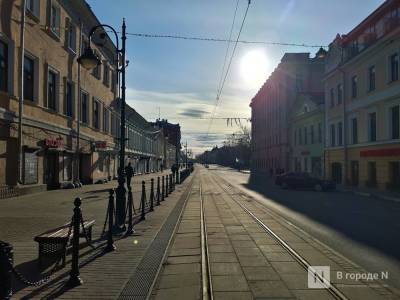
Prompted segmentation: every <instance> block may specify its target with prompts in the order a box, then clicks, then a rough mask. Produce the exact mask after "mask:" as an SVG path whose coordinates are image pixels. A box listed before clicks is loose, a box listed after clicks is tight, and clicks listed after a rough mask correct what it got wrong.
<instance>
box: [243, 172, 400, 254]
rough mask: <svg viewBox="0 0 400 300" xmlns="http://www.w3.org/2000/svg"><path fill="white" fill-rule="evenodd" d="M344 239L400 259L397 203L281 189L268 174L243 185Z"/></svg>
mask: <svg viewBox="0 0 400 300" xmlns="http://www.w3.org/2000/svg"><path fill="white" fill-rule="evenodd" d="M243 185H244V186H245V187H246V188H247V189H250V190H253V191H256V192H258V193H260V194H262V195H264V196H265V197H267V198H268V199H270V200H272V201H274V202H276V203H279V204H281V205H283V206H285V207H287V208H289V209H291V210H293V211H295V212H298V213H301V214H303V215H305V216H306V217H308V218H310V219H312V220H314V221H316V222H318V223H321V224H323V225H325V226H327V227H330V228H331V229H333V230H335V231H337V232H338V233H340V234H343V235H345V236H347V237H348V238H350V239H352V240H354V241H356V242H359V243H362V244H364V245H367V246H369V247H373V248H375V249H377V250H378V251H380V252H382V253H385V254H387V255H389V256H392V257H394V258H396V259H400V251H399V248H400V239H399V238H398V237H399V228H400V218H399V216H400V204H399V203H395V202H390V201H384V200H379V199H375V198H368V197H362V196H355V195H352V194H348V193H342V192H314V191H302V190H282V189H280V187H278V186H276V185H275V184H274V182H273V179H272V178H270V177H262V176H257V177H255V176H254V175H253V176H250V179H249V182H248V183H247V184H243Z"/></svg>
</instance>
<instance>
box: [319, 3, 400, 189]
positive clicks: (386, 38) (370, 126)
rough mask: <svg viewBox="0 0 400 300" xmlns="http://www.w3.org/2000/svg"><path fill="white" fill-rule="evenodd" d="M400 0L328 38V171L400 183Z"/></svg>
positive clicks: (349, 178)
mask: <svg viewBox="0 0 400 300" xmlns="http://www.w3.org/2000/svg"><path fill="white" fill-rule="evenodd" d="M399 34H400V1H399V0H392V1H389V0H388V1H386V2H385V3H383V4H382V5H381V6H380V7H379V8H377V9H376V10H375V11H374V12H373V13H372V14H370V15H369V16H368V17H367V18H366V19H365V20H363V21H362V22H361V23H360V24H359V25H358V26H357V27H355V28H354V29H353V30H351V31H350V32H349V33H348V34H345V35H337V36H336V38H335V40H334V41H333V42H332V43H331V44H330V46H329V51H328V55H327V60H326V73H325V78H324V85H325V87H324V89H325V99H326V101H325V103H326V105H325V106H326V135H325V136H326V141H325V143H326V151H325V161H326V176H327V177H328V178H331V179H333V180H335V181H336V182H338V183H343V184H349V185H353V186H360V187H376V188H378V189H381V190H385V189H399V188H400V121H399V119H400V77H399V72H400V69H399V57H400V39H399Z"/></svg>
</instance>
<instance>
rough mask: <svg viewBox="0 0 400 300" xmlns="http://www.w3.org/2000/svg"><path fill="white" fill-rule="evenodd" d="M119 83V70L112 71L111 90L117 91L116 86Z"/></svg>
mask: <svg viewBox="0 0 400 300" xmlns="http://www.w3.org/2000/svg"><path fill="white" fill-rule="evenodd" d="M116 85H117V72H115V71H112V72H111V91H113V92H115V88H116Z"/></svg>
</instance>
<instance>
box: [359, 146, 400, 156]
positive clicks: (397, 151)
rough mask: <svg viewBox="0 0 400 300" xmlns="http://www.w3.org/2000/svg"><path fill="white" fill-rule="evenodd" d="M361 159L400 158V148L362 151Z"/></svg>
mask: <svg viewBox="0 0 400 300" xmlns="http://www.w3.org/2000/svg"><path fill="white" fill-rule="evenodd" d="M360 156H361V157H385V156H400V148H389V149H375V150H362V151H360Z"/></svg>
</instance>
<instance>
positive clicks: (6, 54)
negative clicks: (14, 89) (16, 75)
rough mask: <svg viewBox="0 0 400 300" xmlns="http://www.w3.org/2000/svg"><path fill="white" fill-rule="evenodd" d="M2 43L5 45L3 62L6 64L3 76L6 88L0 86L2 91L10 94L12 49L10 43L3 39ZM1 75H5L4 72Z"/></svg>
mask: <svg viewBox="0 0 400 300" xmlns="http://www.w3.org/2000/svg"><path fill="white" fill-rule="evenodd" d="M0 43H1V44H3V45H4V58H3V59H2V60H3V61H4V64H5V67H4V68H2V69H3V70H4V74H3V75H4V79H5V83H4V87H3V84H0V91H1V92H5V93H7V92H9V83H10V76H9V72H10V57H9V54H10V51H9V47H10V45H9V43H8V42H6V41H4V40H2V39H0ZM0 62H1V60H0ZM0 64H1V63H0ZM0 66H1V65H0ZM1 73H3V71H2V72H1Z"/></svg>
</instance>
